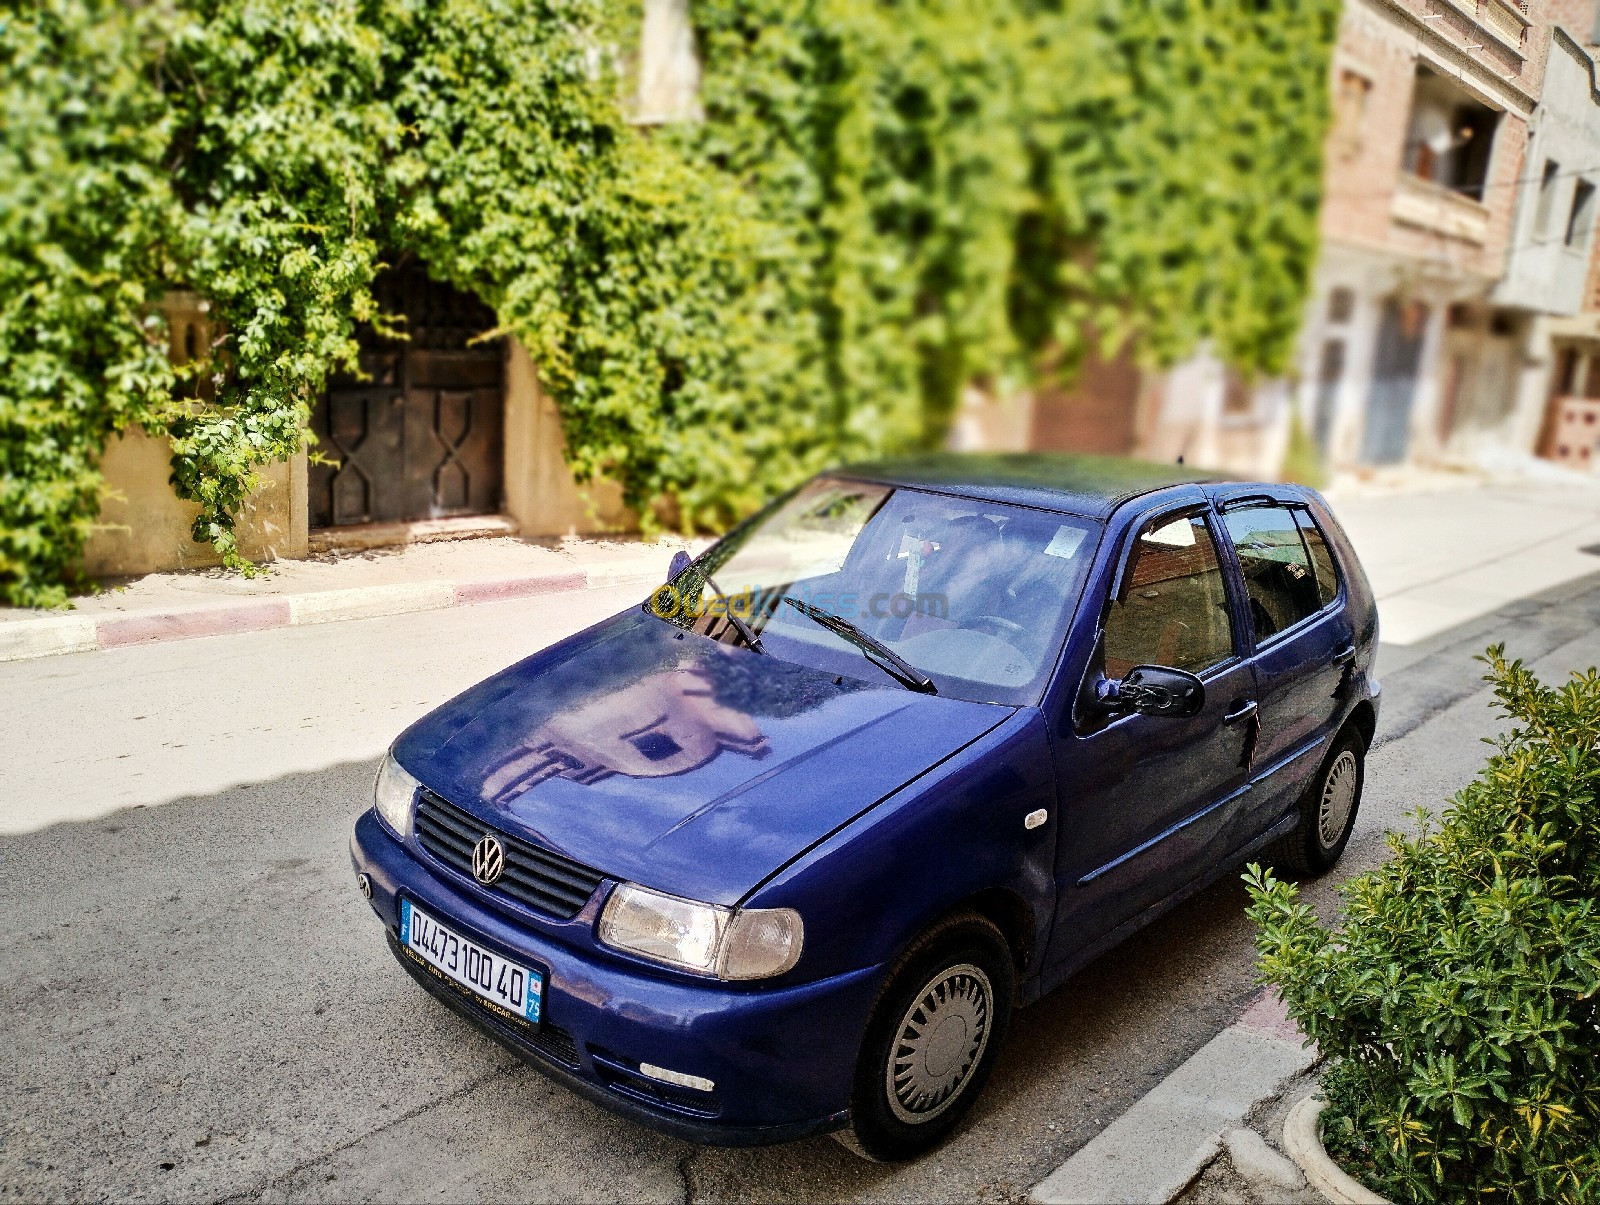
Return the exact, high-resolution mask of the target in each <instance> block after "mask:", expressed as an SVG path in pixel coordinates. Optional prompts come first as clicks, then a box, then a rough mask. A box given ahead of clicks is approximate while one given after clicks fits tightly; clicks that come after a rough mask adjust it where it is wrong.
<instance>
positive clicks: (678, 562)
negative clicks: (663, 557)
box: [667, 548, 694, 582]
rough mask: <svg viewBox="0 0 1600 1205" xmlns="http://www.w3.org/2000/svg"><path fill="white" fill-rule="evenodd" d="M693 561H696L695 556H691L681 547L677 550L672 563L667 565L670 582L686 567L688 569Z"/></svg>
mask: <svg viewBox="0 0 1600 1205" xmlns="http://www.w3.org/2000/svg"><path fill="white" fill-rule="evenodd" d="M693 563H694V558H693V557H691V556H690V555H689V554H688V553H687V552H685V551H684V550H683V549H681V548H680V549H678V551H677V552H674V553H673V554H672V564H670V565H668V566H667V580H668V581H669V582H670V581H674V580H676V579H677V576H678V574H680V573H682V572H683V571H684V570H685V569H687V568H688V567H689V566H690V565H692V564H693Z"/></svg>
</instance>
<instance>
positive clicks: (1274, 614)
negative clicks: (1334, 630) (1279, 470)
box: [1222, 506, 1322, 641]
mask: <svg viewBox="0 0 1600 1205" xmlns="http://www.w3.org/2000/svg"><path fill="white" fill-rule="evenodd" d="M1222 519H1223V523H1224V524H1225V525H1226V526H1227V528H1228V538H1229V539H1230V540H1232V541H1233V547H1234V549H1235V550H1236V551H1237V552H1238V554H1239V568H1240V569H1241V570H1242V571H1243V572H1244V586H1245V593H1246V594H1247V595H1248V596H1249V599H1250V625H1251V627H1252V628H1254V629H1255V634H1256V640H1257V641H1263V640H1267V639H1269V638H1270V637H1272V636H1273V635H1275V634H1276V633H1278V632H1281V631H1283V630H1284V629H1285V628H1289V627H1293V626H1294V625H1295V624H1297V623H1299V622H1300V621H1301V620H1302V619H1304V618H1306V617H1307V616H1308V615H1314V614H1316V613H1317V612H1318V611H1320V610H1321V609H1322V596H1321V594H1320V593H1319V590H1318V582H1317V574H1316V571H1315V570H1313V569H1312V567H1311V555H1310V553H1308V552H1307V551H1306V544H1305V541H1304V540H1303V539H1302V538H1301V535H1300V525H1299V524H1298V523H1296V522H1295V517H1294V515H1293V514H1292V513H1291V512H1290V510H1289V508H1288V507H1284V506H1252V507H1248V508H1246V509H1244V510H1233V511H1229V512H1227V513H1226V514H1225V515H1223V517H1222Z"/></svg>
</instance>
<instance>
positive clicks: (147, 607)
mask: <svg viewBox="0 0 1600 1205" xmlns="http://www.w3.org/2000/svg"><path fill="white" fill-rule="evenodd" d="M1328 500H1329V501H1330V503H1332V505H1333V507H1334V510H1335V512H1336V513H1337V514H1338V515H1339V517H1340V520H1341V521H1342V522H1343V523H1344V525H1345V528H1346V530H1347V531H1348V532H1349V534H1350V538H1351V540H1352V541H1353V542H1354V544H1355V546H1356V550H1357V552H1358V553H1359V554H1360V555H1361V559H1362V563H1363V564H1364V565H1365V566H1366V570H1367V575H1368V577H1369V578H1370V579H1371V581H1372V585H1373V588H1374V590H1375V591H1376V592H1377V596H1378V607H1379V614H1380V619H1381V622H1382V633H1381V635H1382V640H1383V642H1384V643H1385V644H1386V645H1396V646H1405V645H1412V644H1416V643H1417V642H1419V641H1422V640H1425V639H1426V638H1427V637H1429V636H1431V635H1434V634H1435V633H1437V632H1441V631H1444V630H1446V629H1448V628H1452V627H1454V626H1456V625H1457V624H1460V623H1462V622H1464V621H1466V620H1468V619H1473V618H1476V617H1477V616H1480V615H1485V614H1488V613H1489V612H1491V611H1493V610H1495V609H1496V608H1497V607H1500V606H1503V605H1504V604H1505V603H1507V602H1510V601H1514V600H1516V599H1519V598H1525V597H1528V596H1529V595H1532V594H1536V593H1538V592H1539V591H1541V590H1546V589H1549V588H1550V587H1551V586H1555V585H1559V584H1561V583H1562V582H1566V581H1571V580H1573V579H1575V578H1578V577H1582V576H1584V575H1586V574H1589V573H1594V572H1596V571H1600V478H1597V479H1592V480H1591V479H1585V478H1581V477H1578V476H1577V475H1576V474H1569V473H1561V474H1552V475H1550V476H1547V477H1543V478H1540V477H1526V476H1506V477H1502V478H1499V479H1486V478H1483V477H1472V476H1467V475H1465V474H1450V473H1428V474H1418V473H1409V474H1392V475H1389V476H1386V477H1379V478H1377V479H1375V480H1371V481H1356V480H1353V479H1352V480H1343V481H1340V482H1338V483H1337V484H1336V485H1335V487H1334V488H1332V489H1330V490H1329V491H1328ZM705 544H706V541H704V540H701V541H696V542H694V543H693V544H689V543H686V542H685V541H683V540H682V539H678V538H663V539H660V540H657V541H654V542H645V541H641V540H626V539H617V540H579V539H569V540H563V541H560V542H551V541H534V540H523V539H519V538H515V537H509V536H505V537H494V538H485V539H475V540H457V541H452V542H443V543H432V544H411V545H407V546H404V547H399V548H380V549H371V550H367V551H363V552H356V553H345V554H341V555H335V554H323V555H320V556H317V557H314V558H313V559H310V560H305V561H279V562H276V563H274V564H272V565H270V566H267V567H266V568H265V571H264V572H263V574H262V575H261V576H259V577H256V578H245V577H241V576H239V575H237V574H231V573H228V572H226V571H224V570H221V569H207V570H199V571H193V572H188V573H157V574H151V575H149V576H147V577H143V578H140V579H138V580H136V581H134V582H131V583H129V584H127V585H124V586H115V587H111V588H108V589H106V590H105V591H103V592H102V593H100V594H97V595H91V596H88V597H84V598H79V599H77V600H75V603H74V606H73V608H72V609H71V610H68V611H29V610H17V609H11V610H0V661H14V660H21V659H24V658H30V657H43V656H49V655H51V654H55V653H76V652H84V651H88V650H92V649H104V648H116V647H118V646H121V645H127V644H138V643H144V642H148V641H155V640H182V639H187V638H190V637H194V636H214V635H220V634H225V633H228V632H245V631H255V630H259V629H263V628H277V627H288V626H292V625H297V624H306V623H328V622H332V621H335V620H341V619H369V618H373V617H375V616H380V615H397V614H401V613H403V612H407V611H427V610H435V609H439V608H443V607H453V606H465V605H470V604H473V603H480V602H496V601H499V600H501V599H509V598H522V597H527V596H529V595H534V594H550V593H556V592H560V591H567V590H585V589H598V588H602V587H608V586H620V585H638V586H645V585H649V584H653V583H655V582H659V581H661V580H663V578H664V577H665V574H666V568H667V564H668V562H669V561H670V560H671V559H672V554H673V553H674V552H676V551H677V550H678V549H680V548H691V550H692V551H698V550H699V549H700V548H703V547H704V546H705Z"/></svg>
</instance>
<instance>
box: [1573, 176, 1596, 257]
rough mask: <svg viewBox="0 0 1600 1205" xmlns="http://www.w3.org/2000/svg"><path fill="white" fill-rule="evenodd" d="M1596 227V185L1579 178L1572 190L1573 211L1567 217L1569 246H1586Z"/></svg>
mask: <svg viewBox="0 0 1600 1205" xmlns="http://www.w3.org/2000/svg"><path fill="white" fill-rule="evenodd" d="M1592 229H1594V185H1593V184H1590V183H1589V181H1587V180H1579V181H1578V186H1577V187H1576V188H1574V189H1573V190H1572V213H1571V215H1570V216H1569V217H1568V218H1567V246H1569V247H1584V246H1587V245H1588V243H1589V231H1591V230H1592Z"/></svg>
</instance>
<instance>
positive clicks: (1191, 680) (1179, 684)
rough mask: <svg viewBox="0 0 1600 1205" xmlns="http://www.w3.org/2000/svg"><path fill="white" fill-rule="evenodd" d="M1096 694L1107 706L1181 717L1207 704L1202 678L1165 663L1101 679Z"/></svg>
mask: <svg viewBox="0 0 1600 1205" xmlns="http://www.w3.org/2000/svg"><path fill="white" fill-rule="evenodd" d="M1095 696H1096V697H1097V698H1098V699H1099V700H1100V702H1101V703H1102V704H1104V705H1106V706H1108V707H1129V708H1132V709H1133V710H1134V711H1137V712H1138V713H1139V714H1140V715H1159V716H1167V717H1169V718H1171V719H1180V720H1181V719H1186V718H1188V717H1189V716H1192V715H1198V714H1199V713H1200V709H1201V708H1202V707H1204V706H1205V705H1206V688H1205V684H1204V683H1202V682H1201V681H1200V679H1199V678H1197V677H1195V676H1194V675H1193V674H1191V673H1187V672H1186V671H1184V670H1181V669H1171V668H1169V667H1167V666H1165V665H1136V666H1134V667H1133V668H1132V669H1131V670H1129V671H1128V676H1127V677H1126V678H1122V679H1120V680H1117V679H1102V680H1101V681H1100V682H1099V683H1098V684H1097V686H1096V688H1095Z"/></svg>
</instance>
